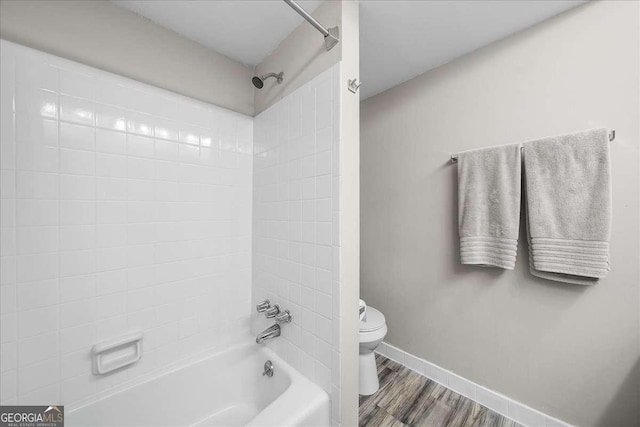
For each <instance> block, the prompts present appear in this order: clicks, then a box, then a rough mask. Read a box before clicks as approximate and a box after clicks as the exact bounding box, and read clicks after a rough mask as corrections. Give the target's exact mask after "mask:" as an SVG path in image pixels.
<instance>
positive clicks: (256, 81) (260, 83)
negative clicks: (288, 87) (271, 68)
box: [251, 73, 284, 89]
mask: <svg viewBox="0 0 640 427" xmlns="http://www.w3.org/2000/svg"><path fill="white" fill-rule="evenodd" d="M269 77H275V78H276V81H277V82H278V84H280V83H282V79H283V78H284V73H278V74H276V73H267V74H263V75H261V76H259V77H258V76H253V78H252V79H251V82H252V83H253V85H254V86H255V87H256V89H262V88H263V87H264V81H265V80H266V79H268V78H269Z"/></svg>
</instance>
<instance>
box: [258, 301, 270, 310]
mask: <svg viewBox="0 0 640 427" xmlns="http://www.w3.org/2000/svg"><path fill="white" fill-rule="evenodd" d="M270 307H271V302H270V301H269V300H268V299H266V300H264V301H262V302H261V303H260V304H258V305H256V311H257V312H258V313H264V312H265V311H267V310H269V308H270Z"/></svg>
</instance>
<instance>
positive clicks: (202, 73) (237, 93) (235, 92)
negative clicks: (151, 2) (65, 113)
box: [0, 0, 253, 115]
mask: <svg viewBox="0 0 640 427" xmlns="http://www.w3.org/2000/svg"><path fill="white" fill-rule="evenodd" d="M0 37H2V38H3V39H7V40H11V41H14V42H16V43H20V44H23V45H25V46H29V47H32V48H35V49H38V50H42V51H45V52H49V53H52V54H54V55H58V56H61V57H64V58H68V59H71V60H73V61H77V62H81V63H83V64H87V65H90V66H92V67H96V68H100V69H102V70H106V71H110V72H112V73H115V74H119V75H122V76H125V77H129V78H132V79H135V80H138V81H141V82H144V83H148V84H151V85H154V86H157V87H160V88H163V89H168V90H170V91H173V92H176V93H179V94H182V95H186V96H190V97H192V98H195V99H199V100H201V101H205V102H209V103H211V104H214V105H218V106H220V107H224V108H228V109H230V110H233V111H237V112H239V113H243V114H248V115H253V85H251V83H250V80H251V76H252V75H253V74H252V72H253V70H252V69H250V68H248V67H246V66H244V65H242V64H240V63H239V62H236V61H234V60H232V59H229V58H227V57H225V56H223V55H220V54H219V53H216V52H214V51H212V50H209V49H207V48H205V47H204V46H202V45H200V44H198V43H195V42H193V41H190V40H187V39H186V38H184V37H182V36H180V35H178V34H176V33H174V32H172V31H169V30H167V29H165V28H162V27H160V26H159V25H157V24H155V23H153V22H151V21H149V20H148V19H146V18H143V17H141V16H139V15H136V14H135V13H133V12H130V11H128V10H125V9H122V8H119V7H117V6H115V5H114V4H113V3H111V2H109V1H104V0H90V1H86V0H83V1H80V0H77V1H59V0H56V1H53V0H48V1H26V0H24V1H8V0H2V1H1V2H0Z"/></svg>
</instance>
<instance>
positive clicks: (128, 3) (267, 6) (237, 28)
mask: <svg viewBox="0 0 640 427" xmlns="http://www.w3.org/2000/svg"><path fill="white" fill-rule="evenodd" d="M112 1H113V2H114V3H115V4H117V5H118V6H121V7H124V8H126V9H129V10H132V11H134V12H136V13H138V14H140V15H142V16H144V17H146V18H148V19H150V20H152V21H153V22H155V23H157V24H159V25H161V26H163V27H165V28H168V29H170V30H173V31H175V32H176V33H178V34H180V35H182V36H184V37H186V38H188V39H191V40H193V41H196V42H198V43H200V44H201V45H204V46H206V47H208V48H209V49H212V50H215V51H216V52H218V53H221V54H223V55H225V56H227V57H229V58H231V59H235V60H236V61H239V62H242V63H243V64H245V65H249V66H252V67H253V66H255V65H257V64H259V63H260V62H262V60H263V59H264V58H266V57H267V56H268V55H269V54H270V53H271V52H273V51H274V50H275V48H276V47H277V46H278V45H279V44H280V42H281V41H282V40H284V39H285V38H286V37H287V35H289V33H290V32H291V31H293V30H294V29H295V28H296V27H297V26H298V25H300V23H301V22H303V19H302V18H301V17H300V15H298V14H297V13H296V12H294V11H293V9H291V8H290V7H289V6H288V5H287V4H286V3H284V2H283V1H282V0H235V1H233V0H182V1H180V0H177V1H176V0H155V1H149V0H112ZM298 3H299V4H300V5H301V6H302V7H303V8H304V9H305V10H306V11H308V12H313V11H314V10H316V8H317V7H318V6H319V5H320V3H322V0H302V1H299V2H298Z"/></svg>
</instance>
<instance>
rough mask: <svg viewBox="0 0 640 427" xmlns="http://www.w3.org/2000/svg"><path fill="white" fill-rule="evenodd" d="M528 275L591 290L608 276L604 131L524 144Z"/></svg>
mask: <svg viewBox="0 0 640 427" xmlns="http://www.w3.org/2000/svg"><path fill="white" fill-rule="evenodd" d="M524 169H525V182H526V199H527V202H526V203H527V208H526V215H527V239H528V242H529V254H530V269H531V273H532V274H534V275H536V276H540V277H544V278H547V279H551V280H557V281H562V282H569V283H577V284H594V283H597V281H598V279H599V278H602V277H605V276H606V274H607V272H608V271H609V236H610V233H611V174H610V164H609V138H608V131H607V129H593V130H588V131H584V132H578V133H573V134H568V135H562V136H557V137H551V138H545V139H541V140H538V141H532V142H528V143H525V144H524Z"/></svg>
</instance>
